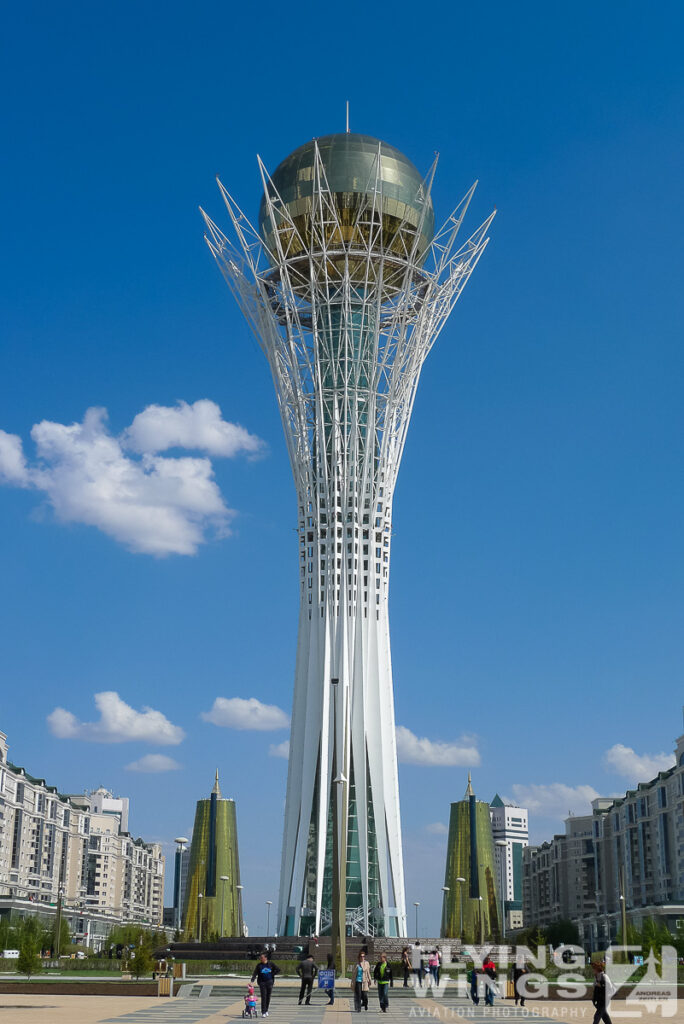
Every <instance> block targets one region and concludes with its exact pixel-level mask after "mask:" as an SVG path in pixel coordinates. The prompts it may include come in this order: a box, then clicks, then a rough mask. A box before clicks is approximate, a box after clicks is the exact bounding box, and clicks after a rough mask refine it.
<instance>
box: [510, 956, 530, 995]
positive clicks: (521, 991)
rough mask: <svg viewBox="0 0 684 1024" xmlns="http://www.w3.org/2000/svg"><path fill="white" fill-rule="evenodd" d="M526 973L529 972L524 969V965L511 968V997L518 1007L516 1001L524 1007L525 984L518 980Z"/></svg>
mask: <svg viewBox="0 0 684 1024" xmlns="http://www.w3.org/2000/svg"><path fill="white" fill-rule="evenodd" d="M528 973H529V971H528V970H527V967H525V964H524V963H523V964H516V965H515V967H514V968H513V995H514V997H515V1005H516V1006H517V1005H518V1000H520V1005H521V1006H524V1005H525V982H524V980H523V981H521V980H520V979H521V978H523V979H524V977H525V975H526V974H528Z"/></svg>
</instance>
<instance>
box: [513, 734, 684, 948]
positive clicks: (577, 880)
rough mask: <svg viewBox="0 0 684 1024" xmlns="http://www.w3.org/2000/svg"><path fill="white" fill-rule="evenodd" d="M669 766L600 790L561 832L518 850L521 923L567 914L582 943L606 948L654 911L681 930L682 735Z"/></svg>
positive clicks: (546, 921)
mask: <svg viewBox="0 0 684 1024" xmlns="http://www.w3.org/2000/svg"><path fill="white" fill-rule="evenodd" d="M673 762H674V763H673V766H672V767H671V768H669V769H667V770H666V771H661V772H658V774H657V775H656V776H655V778H653V779H650V780H648V781H645V782H640V783H639V784H638V785H637V786H636V787H635V789H631V790H628V791H627V792H626V793H625V795H624V796H623V797H619V798H611V797H599V798H597V799H596V800H593V801H592V805H591V806H592V813H591V814H585V815H578V816H571V817H569V818H567V819H566V821H565V834H564V835H556V836H554V837H553V838H552V839H551V840H549V841H548V842H545V843H541V844H540V845H538V846H530V847H528V848H527V849H526V850H525V851H524V853H523V916H524V924H525V927H530V926H534V925H535V924H540V925H542V926H544V925H547V924H550V923H551V922H553V921H556V920H558V919H559V918H569V919H570V920H571V921H573V922H574V923H575V924H576V925H577V928H578V930H579V933H580V939H581V941H582V943H583V944H584V945H585V946H587V947H589V948H592V949H605V948H606V946H607V945H608V944H609V943H610V942H611V941H612V940H615V939H616V938H617V937H618V936H619V935H620V933H621V931H622V916H623V912H624V914H625V918H626V923H627V925H628V926H629V925H633V926H634V927H636V928H637V929H640V928H641V927H642V926H643V924H644V922H645V921H646V920H647V919H648V918H654V919H656V920H657V921H659V922H662V923H664V924H666V925H667V927H668V928H669V929H670V930H671V931H672V932H673V933H674V934H676V935H681V934H683V933H684V736H680V737H679V739H678V740H677V741H676V746H675V751H674V757H673Z"/></svg>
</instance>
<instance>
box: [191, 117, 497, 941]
mask: <svg viewBox="0 0 684 1024" xmlns="http://www.w3.org/2000/svg"><path fill="white" fill-rule="evenodd" d="M369 154H370V155H369ZM259 166H260V170H261V175H262V179H263V185H264V199H263V201H262V208H261V215H260V231H258V230H256V229H255V228H254V227H252V225H251V224H250V222H249V221H248V219H247V218H246V217H245V215H244V214H243V213H242V212H241V210H240V209H239V208H238V206H237V204H236V203H235V202H234V200H233V199H232V198H231V196H230V195H229V194H228V192H227V191H226V190H225V188H224V187H223V185H221V183H220V182H219V187H220V189H221V193H222V196H223V199H224V201H225V204H226V207H227V209H228V213H229V215H230V218H231V221H232V225H233V229H234V233H235V236H236V241H237V244H236V243H235V242H231V241H229V239H228V238H227V237H226V235H224V234H223V232H222V231H221V230H220V229H219V228H218V227H217V226H216V225H215V224H214V223H213V221H212V220H210V219H209V217H207V215H206V214H204V213H203V216H204V219H205V222H206V225H207V229H208V231H207V235H206V240H207V243H208V245H209V248H210V249H211V251H212V253H213V255H214V256H215V258H216V260H217V262H218V263H219V266H220V268H221V270H222V272H223V275H224V277H225V279H226V281H227V282H228V284H229V286H230V288H231V290H232V291H233V293H234V295H235V297H236V299H237V301H238V303H239V304H240V307H241V308H242V311H243V313H244V315H245V317H246V318H247V320H248V321H249V323H250V325H251V327H252V329H253V331H254V333H255V335H256V337H257V339H258V341H259V344H260V346H261V348H262V349H263V351H264V354H265V355H266V358H267V359H268V362H269V365H270V367H271V372H272V374H273V380H274V383H275V388H276V394H277V397H278V403H279V406H280V412H281V416H282V421H283V426H284V429H285V436H286V438H287V445H288V450H289V455H290V461H291V464H292V471H293V474H294V479H295V485H296V488H297V495H298V504H299V551H300V555H299V564H300V619H299V641H298V649H297V664H296V673H295V684H294V701H293V710H292V731H291V737H290V759H289V772H288V783H287V801H286V810H285V831H284V839H283V852H282V867H281V881H280V901H279V920H278V927H279V931H280V933H281V934H304V933H306V932H310V933H321V932H324V931H326V929H327V928H328V926H329V922H330V908H331V891H332V883H331V875H332V853H331V845H332V839H331V837H332V832H333V822H332V812H331V807H332V802H331V787H332V785H333V781H332V779H333V764H332V756H333V737H332V733H333V728H334V727H335V728H336V729H337V744H338V750H339V749H340V747H345V748H346V749H345V750H344V759H343V761H341V762H340V763H342V764H344V765H345V766H347V771H348V773H349V775H348V785H346V786H344V793H345V797H344V799H343V800H342V801H341V802H340V812H339V813H340V814H341V815H344V814H345V813H346V821H347V823H348V844H347V854H348V856H347V890H346V892H347V895H346V906H347V924H348V927H349V928H350V930H352V931H354V932H358V933H365V934H387V935H392V934H393V935H404V934H406V909H405V896H404V879H403V864H402V848H401V827H400V815H399V791H398V779H397V758H396V745H395V724H394V705H393V690H392V669H391V658H390V642H389V622H388V585H389V565H390V544H391V536H392V498H393V494H394V487H395V483H396V479H397V473H398V470H399V464H400V461H401V456H402V451H403V448H404V442H405V439H406V431H407V428H408V424H409V419H410V416H411V410H412V408H413V402H414V398H415V394H416V387H417V385H418V379H419V377H420V372H421V369H422V366H423V362H424V360H425V357H426V355H427V353H428V352H429V350H430V348H431V347H432V345H433V344H434V342H435V339H436V338H437V335H438V334H439V332H440V330H441V329H442V327H443V326H444V323H445V321H446V319H447V317H448V316H449V313H450V312H451V310H452V308H453V306H454V304H455V302H456V300H457V299H458V297H459V295H460V293H461V291H462V289H463V287H464V285H465V283H466V281H467V280H468V277H469V276H470V274H471V272H472V270H473V268H474V267H475V265H476V263H477V261H478V259H479V258H480V256H481V254H482V252H483V250H484V248H485V246H486V244H487V241H488V239H487V237H486V236H487V229H488V228H489V225H490V223H491V220H492V218H493V216H494V214H492V215H491V216H490V217H489V218H488V219H487V220H486V221H485V222H484V224H483V225H482V226H481V227H480V228H478V229H477V231H476V232H475V233H474V234H473V235H472V236H471V237H470V238H469V239H468V240H467V241H466V242H465V243H464V244H463V245H461V246H460V247H459V246H457V235H458V232H459V228H460V227H461V222H462V219H463V217H464V215H465V212H466V210H467V208H468V204H469V202H470V199H471V197H472V194H473V191H474V188H475V186H473V187H472V188H471V189H470V190H469V192H468V193H467V194H466V196H465V198H464V199H463V200H462V201H461V203H459V205H458V206H457V208H456V210H455V211H454V212H453V213H452V214H451V216H450V217H449V218H448V219H447V221H446V223H445V224H444V226H443V227H442V228H441V229H440V230H439V231H438V232H437V233H436V234H434V236H433V229H432V225H433V214H432V203H431V198H430V189H431V184H432V179H433V175H434V171H435V167H436V161H435V164H434V165H433V167H432V168H431V170H430V172H429V174H428V176H427V178H426V179H424V180H422V179H421V178H420V175H418V173H417V172H416V171H415V168H413V165H411V164H410V163H409V161H407V160H406V158H404V157H402V156H401V154H399V153H398V151H397V150H395V149H393V147H391V146H387V145H386V144H385V143H380V142H378V141H377V140H373V139H369V138H368V137H366V136H358V135H351V134H343V135H335V136H328V137H326V138H324V139H321V140H318V141H313V142H312V143H309V144H307V145H306V146H303V147H301V148H300V149H299V150H297V151H296V152H295V153H294V154H293V155H292V156H291V157H289V158H288V159H287V160H286V161H284V162H283V164H281V165H280V167H279V168H278V170H277V171H276V172H275V173H274V175H273V177H272V178H271V177H269V175H268V173H267V172H266V169H265V167H264V166H263V164H262V163H261V161H259ZM331 680H339V685H335V686H331V685H329V684H330V681H331ZM335 703H336V705H337V706H336V707H335V708H334V704H335ZM345 805H346V806H345Z"/></svg>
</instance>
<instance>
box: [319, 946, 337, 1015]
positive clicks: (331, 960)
mask: <svg viewBox="0 0 684 1024" xmlns="http://www.w3.org/2000/svg"><path fill="white" fill-rule="evenodd" d="M326 963H327V969H328V970H329V971H332V985H331V986H330V988H327V989H326V992H327V993H328V1006H332V1005H333V1003H334V1002H335V957H334V956H333V955H332V953H328V959H327V961H326ZM319 985H320V981H319Z"/></svg>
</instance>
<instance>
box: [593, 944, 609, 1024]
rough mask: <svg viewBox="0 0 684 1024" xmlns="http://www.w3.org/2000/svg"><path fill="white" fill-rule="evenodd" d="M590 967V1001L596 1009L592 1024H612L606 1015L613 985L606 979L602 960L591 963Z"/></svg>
mask: <svg viewBox="0 0 684 1024" xmlns="http://www.w3.org/2000/svg"><path fill="white" fill-rule="evenodd" d="M591 967H592V970H593V972H594V991H593V993H592V996H591V1001H592V1003H593V1004H594V1007H595V1009H596V1013H595V1014H594V1020H593V1024H599V1021H601V1020H602V1021H603V1022H604V1024H612V1021H611V1019H610V1016H609V1014H608V1004H609V1003H610V997H611V995H612V993H613V984H612V982H610V981H609V979H608V975H607V974H606V965H605V963H604V962H603V960H594V961H592V964H591Z"/></svg>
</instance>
